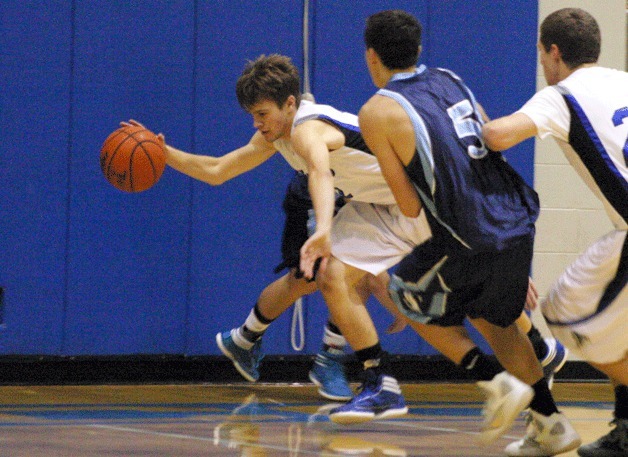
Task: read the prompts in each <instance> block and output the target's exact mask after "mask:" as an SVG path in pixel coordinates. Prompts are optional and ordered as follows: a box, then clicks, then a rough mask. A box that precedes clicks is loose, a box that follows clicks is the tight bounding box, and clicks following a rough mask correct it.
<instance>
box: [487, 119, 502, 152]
mask: <svg viewBox="0 0 628 457" xmlns="http://www.w3.org/2000/svg"><path fill="white" fill-rule="evenodd" d="M482 137H483V138H484V144H485V145H486V146H487V147H488V148H489V149H491V150H493V151H503V150H504V149H507V148H508V144H507V136H506V135H504V133H503V131H502V129H500V128H498V127H496V126H495V124H493V123H491V122H488V123H486V124H484V125H483V126H482Z"/></svg>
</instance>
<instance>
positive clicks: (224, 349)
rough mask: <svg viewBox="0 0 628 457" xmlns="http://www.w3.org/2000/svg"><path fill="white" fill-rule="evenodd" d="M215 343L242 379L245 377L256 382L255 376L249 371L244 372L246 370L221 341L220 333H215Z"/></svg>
mask: <svg viewBox="0 0 628 457" xmlns="http://www.w3.org/2000/svg"><path fill="white" fill-rule="evenodd" d="M216 344H217V345H218V349H220V352H222V353H223V354H224V355H226V356H227V357H229V359H230V360H231V362H232V363H233V366H234V367H235V368H236V370H238V373H240V375H241V376H242V377H243V378H244V379H246V380H247V381H249V382H256V381H257V378H254V377H253V376H251V375H250V374H249V373H247V372H246V370H245V369H244V368H242V367H241V366H240V364H239V363H238V361H237V360H236V358H235V357H234V356H233V354H232V353H231V352H230V351H229V350H228V349H227V347H226V346H225V345H224V344H223V342H222V335H221V334H220V333H217V334H216Z"/></svg>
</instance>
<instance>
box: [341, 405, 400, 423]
mask: <svg viewBox="0 0 628 457" xmlns="http://www.w3.org/2000/svg"><path fill="white" fill-rule="evenodd" d="M406 414H408V408H407V407H405V406H404V407H403V408H397V409H388V410H386V411H384V412H383V413H380V414H372V413H371V414H369V413H357V412H346V413H337V414H330V415H329V420H331V421H332V422H334V423H336V424H344V425H348V424H362V423H364V422H370V421H374V420H382V419H394V418H396V417H401V416H405V415H406Z"/></svg>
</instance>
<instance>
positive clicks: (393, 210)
mask: <svg viewBox="0 0 628 457" xmlns="http://www.w3.org/2000/svg"><path fill="white" fill-rule="evenodd" d="M431 236H432V232H431V230H430V227H429V225H428V223H427V219H426V218H425V211H421V214H420V215H419V217H416V218H409V217H406V216H404V215H403V214H402V213H401V210H400V209H399V207H398V206H397V205H376V204H372V203H363V202H356V201H349V202H348V203H347V204H345V205H344V206H343V207H342V208H341V209H340V211H338V214H337V215H336V217H334V220H333V226H332V232H331V246H332V247H331V253H332V254H333V256H334V257H336V258H337V259H338V260H341V261H342V262H344V263H346V264H347V265H351V266H353V267H356V268H359V269H360V270H364V271H367V272H369V273H372V274H374V275H378V274H380V273H382V272H383V271H386V270H388V269H389V268H390V267H393V266H394V265H396V264H398V263H399V262H400V261H401V259H403V258H404V257H405V256H406V255H408V254H409V253H410V252H412V250H413V249H414V247H415V246H417V245H418V244H421V243H422V242H424V241H425V240H427V239H428V238H430V237H431Z"/></svg>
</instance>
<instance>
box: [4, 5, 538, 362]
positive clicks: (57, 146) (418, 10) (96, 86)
mask: <svg viewBox="0 0 628 457" xmlns="http://www.w3.org/2000/svg"><path fill="white" fill-rule="evenodd" d="M348 3H350V5H351V7H350V8H348V7H347V4H348ZM268 7H269V3H268V2H255V1H250V0H234V1H230V2H216V1H211V0H195V1H189V0H188V1H186V0H174V1H171V2H161V1H158V0H146V1H143V2H130V1H122V0H118V1H111V2H108V3H107V8H103V6H102V3H101V4H96V3H94V2H79V1H76V0H73V1H62V0H56V1H55V0H39V1H29V0H5V1H3V2H0V21H1V22H0V23H1V25H2V29H1V30H2V34H0V50H1V52H0V81H1V83H2V89H1V90H0V119H1V127H2V130H1V132H2V141H0V170H2V171H0V189H1V192H2V195H1V196H2V200H1V201H2V203H1V204H0V287H3V288H4V291H5V293H4V295H5V308H4V309H0V319H1V322H0V354H17V355H32V354H41V355H118V354H190V355H203V354H218V353H219V351H218V349H217V348H216V345H215V342H214V335H215V334H216V333H217V332H218V331H221V330H226V329H229V328H231V327H234V326H237V325H240V324H241V323H242V322H243V320H244V319H245V317H246V315H247V314H248V312H249V311H250V309H251V307H252V306H253V304H254V303H255V300H256V298H257V296H258V294H259V293H260V292H261V290H262V289H263V288H264V287H265V286H266V285H267V284H268V283H270V282H271V281H273V280H274V279H275V278H277V277H278V275H275V274H273V271H272V270H273V268H274V266H275V265H276V264H277V263H279V261H280V253H279V246H280V238H281V230H282V224H283V214H282V210H281V202H282V199H283V194H284V191H285V187H286V185H287V183H288V181H289V179H290V177H291V174H292V172H291V170H290V169H289V167H288V166H287V164H285V163H284V161H283V160H282V159H281V157H280V156H279V155H277V156H276V157H273V158H271V159H270V160H269V161H268V162H267V163H265V164H263V165H262V166H260V167H259V168H258V169H256V170H254V171H252V172H250V173H247V174H246V175H245V176H241V177H238V178H236V179H234V180H233V181H231V182H228V183H225V184H224V185H221V186H217V187H212V186H208V185H207V184H204V183H201V182H196V181H194V180H192V179H190V178H188V177H186V176H184V175H182V174H180V173H178V172H176V171H175V170H173V169H166V171H165V172H164V175H163V177H162V179H161V181H160V182H159V183H158V184H157V185H156V186H155V187H153V188H152V189H149V190H148V191H146V192H143V193H139V194H127V193H124V192H121V191H119V190H117V189H115V188H113V187H112V186H111V185H109V184H108V183H107V182H106V181H105V179H104V178H103V176H102V173H101V171H100V166H99V161H98V159H99V149H100V146H101V145H102V142H103V141H104V139H105V138H106V136H107V135H108V134H109V133H110V132H111V131H112V130H114V129H115V128H117V126H118V123H119V122H120V121H122V120H127V119H130V118H133V119H137V120H139V121H141V122H143V123H144V124H145V125H146V126H147V127H149V128H151V129H152V130H154V131H157V132H163V133H164V134H165V135H166V139H167V141H168V142H169V143H170V144H172V145H173V146H176V147H178V148H180V149H184V150H187V151H191V152H195V153H199V154H210V155H222V154H224V153H226V152H229V151H230V150H232V149H234V148H237V147H239V146H241V145H243V144H245V143H246V142H247V141H248V140H249V138H250V137H251V135H252V134H253V133H254V129H253V125H252V120H251V118H250V116H249V115H248V114H246V113H245V112H244V111H242V109H241V108H240V107H239V105H238V103H237V100H236V98H235V89H234V87H235V82H236V79H237V78H238V76H239V74H240V72H241V70H242V68H243V66H244V64H245V63H246V61H247V60H252V59H254V58H256V57H257V56H259V55H260V54H269V53H273V52H277V53H281V54H286V55H288V56H290V57H292V58H293V60H294V62H295V63H296V64H297V66H299V68H302V66H303V55H302V3H301V2H298V1H294V0H277V1H274V2H272V12H269V11H268ZM388 8H403V9H406V10H408V11H411V12H412V13H414V14H416V15H417V16H418V17H419V18H420V19H421V21H422V22H423V24H424V27H425V29H424V51H423V55H422V57H421V62H422V63H426V64H427V65H431V66H443V67H447V68H450V69H452V70H454V71H456V72H457V73H458V74H459V75H460V76H461V77H462V78H463V79H465V80H466V81H467V83H468V84H469V85H470V86H471V87H472V89H474V91H475V93H476V95H477V96H478V99H479V100H480V102H481V103H482V104H483V105H484V106H485V108H486V109H487V111H488V113H489V114H490V115H492V116H498V115H502V114H506V113H507V112H508V111H512V110H514V109H516V108H517V107H518V106H520V105H521V104H522V103H523V102H524V101H525V100H526V99H527V98H528V97H529V96H530V95H532V93H533V92H534V88H535V81H536V49H535V42H536V27H537V23H536V22H537V8H538V5H537V1H536V0H534V1H532V0H515V1H506V0H497V1H495V0H477V1H474V2H468V1H465V0H451V1H447V2H442V1H439V0H398V1H394V2H393V1H384V0H372V1H369V2H347V1H346V0H342V1H341V0H325V1H323V0H314V1H310V14H311V16H310V25H311V29H310V37H311V44H310V46H311V53H310V64H311V67H310V70H311V71H310V75H311V83H312V91H313V92H314V94H315V96H316V97H317V99H318V101H319V102H322V103H328V104H331V105H334V106H336V107H338V108H339V109H343V110H347V111H351V112H357V110H358V109H359V108H360V106H361V105H362V103H364V101H366V100H367V99H368V98H369V97H370V96H371V94H372V93H373V92H374V90H375V88H374V87H373V86H372V84H371V81H370V78H369V76H368V74H367V70H366V65H365V63H364V47H363V40H362V31H363V27H364V22H365V20H366V17H367V16H368V15H369V14H371V13H373V12H376V11H378V10H382V9H388ZM510 157H512V158H511V161H512V162H513V164H514V165H515V167H516V168H517V169H518V170H519V171H520V172H522V174H523V175H524V176H525V177H526V179H528V180H530V181H531V179H532V171H533V160H532V144H531V142H528V143H526V144H524V145H522V146H520V147H519V149H518V150H516V153H515V152H513V153H509V158H510ZM369 309H370V310H371V311H372V314H373V317H374V320H375V322H376V324H377V326H378V329H379V330H380V331H381V335H382V341H383V344H384V346H385V347H386V349H387V350H389V351H390V352H392V353H403V354H406V353H408V354H413V353H419V354H432V353H434V351H433V349H431V348H430V347H429V346H428V345H427V344H426V343H425V342H424V341H422V340H421V339H420V338H418V337H417V336H416V335H415V334H414V333H413V332H412V331H410V330H409V329H406V330H405V331H404V332H402V333H400V334H398V335H392V336H389V335H385V334H384V332H383V331H384V329H385V328H386V326H387V324H388V323H389V322H390V318H389V316H388V314H387V313H386V312H385V311H384V310H383V309H382V308H381V306H379V305H378V304H377V303H375V302H374V301H372V302H369ZM304 316H305V322H304V325H305V335H304V337H305V347H304V349H303V352H304V353H314V352H316V351H317V350H318V348H319V346H320V339H321V334H322V327H323V325H324V322H325V319H326V316H327V311H326V308H325V305H324V302H323V300H322V299H321V297H320V294H318V293H317V294H314V295H312V296H310V297H306V298H305V300H304ZM290 327H291V312H288V313H286V314H285V315H284V316H282V317H280V318H279V319H278V321H277V322H276V323H275V324H273V325H272V326H271V327H270V329H269V331H268V332H267V337H266V338H265V350H266V352H267V353H269V354H293V353H295V351H294V349H293V348H292V345H291V339H290Z"/></svg>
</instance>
